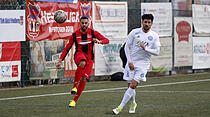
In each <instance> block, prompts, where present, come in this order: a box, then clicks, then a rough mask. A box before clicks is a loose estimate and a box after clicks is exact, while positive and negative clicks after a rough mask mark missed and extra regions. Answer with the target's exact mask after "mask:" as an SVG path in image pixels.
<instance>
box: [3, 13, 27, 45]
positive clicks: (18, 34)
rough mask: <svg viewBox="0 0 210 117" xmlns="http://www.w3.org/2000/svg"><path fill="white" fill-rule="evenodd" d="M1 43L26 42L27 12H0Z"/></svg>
mask: <svg viewBox="0 0 210 117" xmlns="http://www.w3.org/2000/svg"><path fill="white" fill-rule="evenodd" d="M0 35H1V38H0V42H14V41H25V40H26V39H25V10H0Z"/></svg>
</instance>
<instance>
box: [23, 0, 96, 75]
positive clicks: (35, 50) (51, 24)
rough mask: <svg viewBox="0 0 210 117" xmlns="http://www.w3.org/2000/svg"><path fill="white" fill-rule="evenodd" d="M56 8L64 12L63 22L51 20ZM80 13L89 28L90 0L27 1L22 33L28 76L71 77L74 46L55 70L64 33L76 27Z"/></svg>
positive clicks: (65, 42)
mask: <svg viewBox="0 0 210 117" xmlns="http://www.w3.org/2000/svg"><path fill="white" fill-rule="evenodd" d="M52 6H53V7H52ZM57 10H63V11H65V12H66V13H67V16H68V18H67V20H66V22H65V23H62V24H58V23H56V22H55V21H54V12H55V11H57ZM81 16H87V17H89V19H90V27H92V3H91V2H78V3H75V4H69V3H55V2H32V1H29V0H28V1H27V26H28V27H27V30H26V32H27V39H29V40H31V41H30V43H31V44H30V46H31V58H32V61H31V63H32V68H31V78H34V79H40V78H61V77H73V76H74V72H75V70H76V68H77V67H76V65H75V63H74V52H75V47H74V45H73V46H72V49H71V50H70V51H69V53H68V55H67V56H66V58H65V59H64V62H63V63H62V69H60V70H56V64H57V62H58V59H59V57H60V55H61V53H62V51H63V49H64V47H65V46H66V45H67V43H68V36H70V35H71V34H72V33H73V32H74V31H76V30H77V29H79V28H80V26H79V19H80V17H81ZM57 39H59V40H57ZM64 39H65V40H64ZM49 40H54V41H49ZM93 71H94V70H93ZM91 75H93V74H91Z"/></svg>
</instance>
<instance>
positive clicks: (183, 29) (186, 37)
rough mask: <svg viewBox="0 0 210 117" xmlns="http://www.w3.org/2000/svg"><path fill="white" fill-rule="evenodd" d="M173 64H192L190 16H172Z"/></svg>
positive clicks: (178, 65)
mask: <svg viewBox="0 0 210 117" xmlns="http://www.w3.org/2000/svg"><path fill="white" fill-rule="evenodd" d="M174 25H175V26H174V66H175V67H181V66H192V18H190V17H175V18H174Z"/></svg>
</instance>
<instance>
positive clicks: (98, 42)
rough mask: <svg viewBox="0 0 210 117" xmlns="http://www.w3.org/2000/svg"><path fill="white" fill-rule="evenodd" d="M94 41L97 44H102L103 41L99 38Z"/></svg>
mask: <svg viewBox="0 0 210 117" xmlns="http://www.w3.org/2000/svg"><path fill="white" fill-rule="evenodd" d="M93 41H94V43H97V44H102V41H100V40H98V39H93Z"/></svg>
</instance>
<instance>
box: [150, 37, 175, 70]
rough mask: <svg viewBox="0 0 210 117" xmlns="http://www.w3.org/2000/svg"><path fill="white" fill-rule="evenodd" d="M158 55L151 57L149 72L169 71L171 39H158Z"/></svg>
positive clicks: (170, 65)
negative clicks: (159, 45)
mask: <svg viewBox="0 0 210 117" xmlns="http://www.w3.org/2000/svg"><path fill="white" fill-rule="evenodd" d="M160 43H161V47H160V54H159V55H158V56H152V59H151V61H152V63H151V70H152V71H154V72H159V71H170V70H171V69H172V38H171V37H164V38H163V37H162V38H160Z"/></svg>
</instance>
